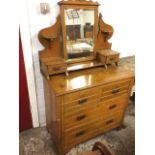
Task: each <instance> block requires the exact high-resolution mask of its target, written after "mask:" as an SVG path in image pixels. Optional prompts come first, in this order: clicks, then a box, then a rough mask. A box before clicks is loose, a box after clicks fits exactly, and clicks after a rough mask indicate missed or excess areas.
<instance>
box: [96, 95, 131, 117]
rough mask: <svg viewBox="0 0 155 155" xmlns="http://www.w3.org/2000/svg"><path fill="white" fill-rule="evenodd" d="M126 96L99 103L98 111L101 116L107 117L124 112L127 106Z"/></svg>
mask: <svg viewBox="0 0 155 155" xmlns="http://www.w3.org/2000/svg"><path fill="white" fill-rule="evenodd" d="M127 99H128V94H124V95H121V96H119V97H115V98H113V99H110V100H106V101H103V102H102V101H101V103H100V106H99V111H100V113H101V114H102V115H104V116H106V117H108V115H111V114H113V113H115V112H117V111H120V110H124V109H125V107H126V106H127Z"/></svg>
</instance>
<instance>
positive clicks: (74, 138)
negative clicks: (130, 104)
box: [65, 111, 123, 147]
mask: <svg viewBox="0 0 155 155" xmlns="http://www.w3.org/2000/svg"><path fill="white" fill-rule="evenodd" d="M122 118H123V111H120V112H117V113H114V114H113V115H112V116H109V117H108V118H106V119H103V118H98V119H97V120H93V121H90V122H89V123H85V124H83V126H79V127H76V128H73V129H69V130H66V132H65V145H66V147H71V146H74V145H75V144H79V143H81V142H84V141H86V140H87V139H89V138H91V137H94V136H97V135H99V134H101V133H104V132H106V131H109V130H111V129H113V128H116V127H118V126H120V125H121V122H122Z"/></svg>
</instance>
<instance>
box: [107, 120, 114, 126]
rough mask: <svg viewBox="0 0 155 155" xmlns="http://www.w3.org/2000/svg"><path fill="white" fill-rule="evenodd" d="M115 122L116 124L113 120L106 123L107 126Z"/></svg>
mask: <svg viewBox="0 0 155 155" xmlns="http://www.w3.org/2000/svg"><path fill="white" fill-rule="evenodd" d="M113 122H114V120H113V119H111V120H109V121H107V122H106V125H108V124H111V123H113Z"/></svg>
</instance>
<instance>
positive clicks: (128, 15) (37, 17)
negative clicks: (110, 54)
mask: <svg viewBox="0 0 155 155" xmlns="http://www.w3.org/2000/svg"><path fill="white" fill-rule="evenodd" d="M22 1H24V3H25V9H26V11H27V17H28V24H27V26H28V29H29V33H30V41H31V50H32V60H33V67H34V76H35V86H36V94H37V103H38V113H39V123H40V125H41V126H43V125H45V107H44V91H43V81H42V76H41V74H40V68H39V61H38V51H39V50H41V49H43V47H42V45H41V44H40V43H39V41H38V39H37V34H38V32H39V30H41V29H43V28H45V27H48V26H51V25H52V24H54V23H55V19H56V16H57V15H58V13H59V8H58V6H57V2H58V1H59V0H44V1H43V0H33V1H32V0H22ZM41 2H47V3H49V4H50V13H48V14H46V15H42V14H41V13H40V10H39V5H40V3H41ZM98 2H99V3H100V4H102V5H101V6H100V8H99V10H100V11H101V12H102V15H103V19H104V21H105V22H106V23H108V24H110V25H112V26H113V27H114V35H113V37H112V38H111V40H110V41H111V42H112V43H113V45H112V49H114V50H118V51H120V52H121V57H124V56H129V55H134V54H135V53H134V52H135V51H134V45H135V41H134V37H135V36H134V35H133V33H132V32H133V30H134V23H133V17H134V12H132V11H131V8H132V4H133V3H132V2H134V1H133V0H130V1H124V0H117V1H115V0H98ZM32 104H33V103H32ZM35 108H36V107H35Z"/></svg>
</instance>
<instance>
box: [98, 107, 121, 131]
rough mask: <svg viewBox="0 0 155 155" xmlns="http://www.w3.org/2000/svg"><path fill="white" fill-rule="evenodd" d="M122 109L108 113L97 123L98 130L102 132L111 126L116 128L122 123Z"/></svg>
mask: <svg viewBox="0 0 155 155" xmlns="http://www.w3.org/2000/svg"><path fill="white" fill-rule="evenodd" d="M123 114H124V113H123V110H122V111H119V112H117V113H113V115H111V116H110V115H109V116H108V117H107V118H106V119H105V118H104V119H103V120H102V121H101V122H100V125H99V132H100V133H103V132H106V131H109V130H111V129H113V128H116V127H118V126H120V125H121V124H122V121H123Z"/></svg>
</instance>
